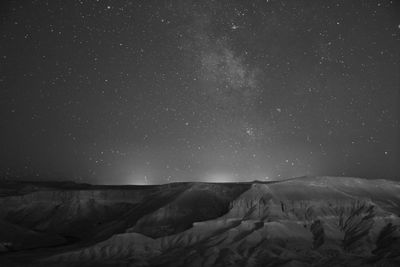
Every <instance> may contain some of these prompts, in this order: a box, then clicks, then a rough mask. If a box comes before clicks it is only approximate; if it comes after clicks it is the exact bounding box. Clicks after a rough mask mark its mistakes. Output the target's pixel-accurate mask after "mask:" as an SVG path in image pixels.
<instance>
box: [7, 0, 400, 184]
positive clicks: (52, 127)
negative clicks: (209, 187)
mask: <svg viewBox="0 0 400 267" xmlns="http://www.w3.org/2000/svg"><path fill="white" fill-rule="evenodd" d="M0 12H1V26H0V33H1V35H0V40H1V41H0V88H1V89H0V92H1V93H0V110H1V113H0V118H1V123H2V127H1V129H2V130H1V132H0V136H1V138H0V151H1V153H0V156H1V157H0V159H1V160H0V174H1V177H5V178H7V179H11V178H16V177H20V178H21V179H26V178H30V177H33V178H35V179H62V180H65V179H68V180H76V181H84V182H90V183H106V184H127V183H132V184H142V183H146V184H147V183H167V182H174V181H213V182H225V181H247V180H254V179H259V180H263V179H267V180H269V179H283V178H288V177H293V176H302V175H338V176H339V175H340V176H342V175H343V176H359V177H366V178H391V179H397V178H398V177H399V174H400V167H399V165H398V161H399V159H400V155H399V154H400V150H399V129H400V126H399V105H400V101H399V99H400V96H399V95H400V92H399V91H400V90H399V88H400V78H399V77H400V68H399V64H400V61H399V59H400V45H399V41H400V5H399V2H396V1H388V0H380V1H377V0H366V1H344V0H334V1H322V2H321V1H309V0H304V1H277V0H276V1H274V0H262V1H261V0H255V1H238V0H236V1H223V0H221V1H218V0H215V1H213V0H206V1H190V0H189V1H188V0H176V1H172V0H171V1H147V0H146V1H144V0H143V1H107V0H97V1H49V0H48V1H46V0H42V1H41V0H37V1H34V0H31V1H5V2H4V3H2V4H1V9H0Z"/></svg>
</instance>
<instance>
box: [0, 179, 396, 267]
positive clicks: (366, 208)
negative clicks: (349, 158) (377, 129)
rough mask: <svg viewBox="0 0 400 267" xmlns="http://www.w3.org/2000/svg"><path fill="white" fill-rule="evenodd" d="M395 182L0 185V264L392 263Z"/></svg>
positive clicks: (20, 183) (349, 180) (314, 264)
mask: <svg viewBox="0 0 400 267" xmlns="http://www.w3.org/2000/svg"><path fill="white" fill-rule="evenodd" d="M399 215H400V183H398V182H393V181H387V180H365V179H359V178H345V177H300V178H296V179H290V180H285V181H279V182H257V181H255V182H249V183H220V184H215V183H175V184H166V185H154V186H94V185H87V184H75V183H68V182H66V183H48V182H10V181H9V182H4V181H3V182H1V183H0V266H60V267H61V266H174V267H175V266H324V267H327V266H400V230H399V229H400V228H399V227H400V218H399Z"/></svg>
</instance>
